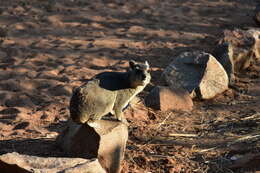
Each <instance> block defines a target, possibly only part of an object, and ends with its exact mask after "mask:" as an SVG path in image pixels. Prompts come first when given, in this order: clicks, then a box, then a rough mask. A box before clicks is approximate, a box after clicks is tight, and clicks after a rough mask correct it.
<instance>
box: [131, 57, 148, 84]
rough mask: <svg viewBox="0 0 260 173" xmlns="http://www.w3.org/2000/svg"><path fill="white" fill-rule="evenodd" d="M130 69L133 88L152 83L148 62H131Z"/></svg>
mask: <svg viewBox="0 0 260 173" xmlns="http://www.w3.org/2000/svg"><path fill="white" fill-rule="evenodd" d="M129 67H130V68H129V75H130V76H129V79H130V85H131V87H132V88H136V87H138V86H145V85H147V84H148V83H149V82H150V79H151V75H150V73H149V68H150V67H149V64H148V62H147V61H145V63H136V62H135V61H130V62H129Z"/></svg>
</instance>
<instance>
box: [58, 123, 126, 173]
mask: <svg viewBox="0 0 260 173" xmlns="http://www.w3.org/2000/svg"><path fill="white" fill-rule="evenodd" d="M90 124H91V126H90V125H88V124H87V123H86V124H76V123H74V122H72V121H71V120H69V121H68V127H67V129H65V130H64V131H63V133H61V134H60V136H58V138H57V143H58V145H59V146H60V147H61V148H62V149H63V150H64V151H66V152H67V153H68V154H69V155H70V156H73V157H80V158H87V159H90V158H98V160H99V162H100V164H101V165H102V167H103V168H104V169H105V170H106V171H107V172H113V173H118V172H120V163H121V161H122V160H123V157H124V152H125V147H126V142H127V139H128V128H127V125H125V124H124V123H121V122H118V121H111V120H99V121H95V122H92V123H90Z"/></svg>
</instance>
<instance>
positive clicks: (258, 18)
mask: <svg viewBox="0 0 260 173" xmlns="http://www.w3.org/2000/svg"><path fill="white" fill-rule="evenodd" d="M253 18H254V20H255V23H256V24H257V25H258V26H260V3H259V4H257V5H256V8H255V11H254V17H253Z"/></svg>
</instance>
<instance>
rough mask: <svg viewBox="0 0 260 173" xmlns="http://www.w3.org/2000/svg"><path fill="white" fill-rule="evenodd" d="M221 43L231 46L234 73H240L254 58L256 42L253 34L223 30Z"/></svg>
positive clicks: (244, 31)
mask: <svg viewBox="0 0 260 173" xmlns="http://www.w3.org/2000/svg"><path fill="white" fill-rule="evenodd" d="M258 37H259V35H258ZM223 43H228V44H231V45H232V48H233V64H234V71H235V72H241V71H243V70H245V69H247V68H248V67H249V66H250V64H251V62H252V61H253V59H254V57H255V50H254V48H255V43H256V40H255V37H254V35H253V32H249V31H246V30H241V29H235V30H232V31H231V30H225V31H224V37H223V38H222V39H221V40H220V41H219V44H223Z"/></svg>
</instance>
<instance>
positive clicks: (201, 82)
mask: <svg viewBox="0 0 260 173" xmlns="http://www.w3.org/2000/svg"><path fill="white" fill-rule="evenodd" d="M162 76H163V77H164V79H165V80H166V82H167V83H168V85H169V86H170V87H171V88H184V89H185V90H187V91H188V92H189V93H190V95H191V97H192V98H193V97H199V98H201V99H211V98H213V97H215V96H216V95H217V94H220V93H222V92H224V91H225V90H226V89H228V76H227V73H226V71H225V69H224V68H223V66H222V65H221V64H220V63H219V62H218V61H217V60H216V59H215V58H214V57H213V56H212V55H211V54H209V53H205V52H199V51H194V52H184V53H182V54H181V55H179V56H178V57H176V58H174V60H173V61H172V62H171V63H170V65H169V66H168V67H167V68H166V69H165V70H164V72H163V74H162Z"/></svg>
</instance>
